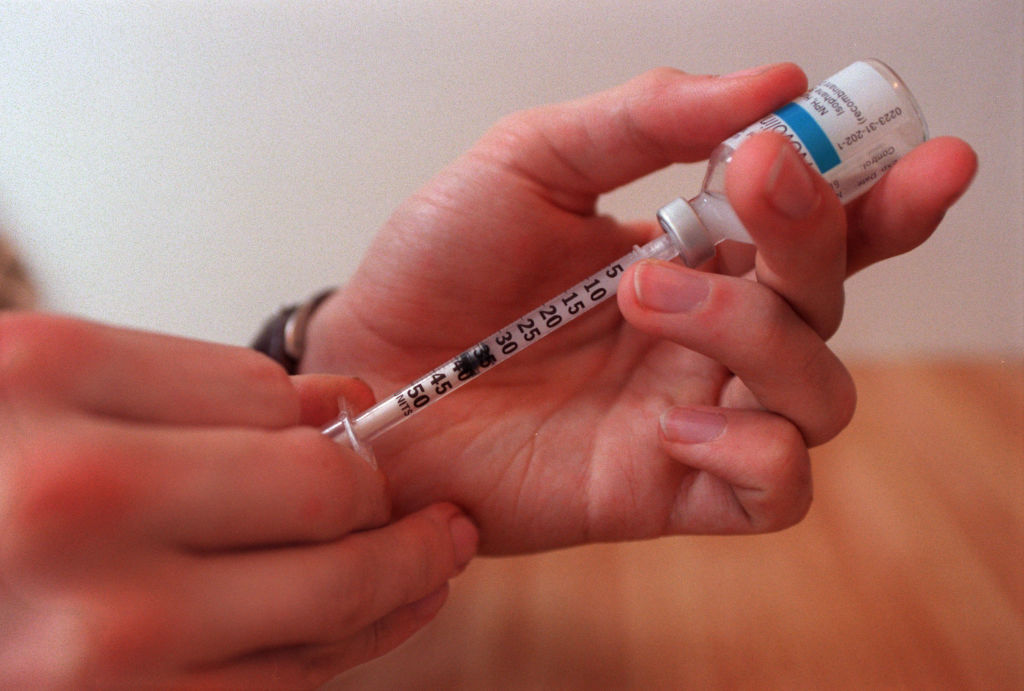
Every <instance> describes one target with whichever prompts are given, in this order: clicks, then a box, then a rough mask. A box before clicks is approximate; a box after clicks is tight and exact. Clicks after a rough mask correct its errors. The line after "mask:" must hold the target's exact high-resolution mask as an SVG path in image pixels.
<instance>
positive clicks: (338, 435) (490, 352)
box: [323, 234, 679, 450]
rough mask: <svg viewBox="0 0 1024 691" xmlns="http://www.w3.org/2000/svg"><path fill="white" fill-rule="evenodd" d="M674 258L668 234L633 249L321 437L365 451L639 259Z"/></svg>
mask: <svg viewBox="0 0 1024 691" xmlns="http://www.w3.org/2000/svg"><path fill="white" fill-rule="evenodd" d="M678 254H679V250H678V249H677V248H676V246H675V244H674V243H673V241H672V238H671V236H670V235H668V234H665V235H662V236H660V237H657V238H655V239H654V240H652V241H651V242H649V243H647V244H646V245H644V246H642V247H634V248H633V251H632V252H630V253H629V254H627V255H626V256H624V257H622V258H621V259H619V260H618V261H617V262H613V263H612V264H609V265H608V266H607V267H606V268H604V269H602V270H601V271H598V272H597V273H595V274H593V275H592V276H590V277H589V278H586V279H584V280H582V281H580V282H579V283H577V284H576V285H574V286H573V287H571V288H569V289H568V290H566V291H565V292H564V293H562V294H561V295H559V296H558V297H556V298H554V299H553V300H549V301H548V302H545V303H544V304H543V305H541V306H540V307H538V308H536V309H535V310H533V311H532V312H528V313H527V314H525V315H523V316H522V317H520V318H519V319H517V320H515V321H514V322H512V323H511V324H509V325H507V326H505V327H504V328H502V329H499V330H498V331H496V332H495V333H493V334H491V335H490V336H488V337H487V338H485V339H484V340H482V341H480V342H479V343H477V344H476V345H474V346H473V347H471V348H469V349H467V350H465V351H463V352H462V353H461V354H460V355H458V356H456V357H454V358H452V359H451V360H449V361H448V362H446V363H444V364H443V365H441V366H439V367H436V368H435V369H433V370H431V371H430V372H428V373H427V374H425V375H423V376H422V377H420V378H419V379H417V380H416V381H414V382H413V383H412V384H410V385H409V386H407V387H405V388H403V389H401V390H400V391H398V392H396V393H394V394H392V395H391V396H388V397H387V398H385V399H384V400H382V401H381V402H380V403H378V404H377V405H375V406H373V407H372V408H370V409H368V410H366V411H365V412H363V413H362V414H360V415H359V416H357V417H355V418H354V419H351V418H349V417H348V416H342V417H341V418H339V419H338V420H336V421H335V422H334V423H332V424H331V425H329V426H328V427H325V428H324V430H323V433H324V434H326V435H328V436H330V437H332V438H333V439H335V440H336V441H338V442H341V443H347V444H349V445H350V446H352V447H353V448H355V449H356V450H362V449H365V447H366V444H367V443H368V442H370V441H372V440H373V439H375V438H376V437H378V436H379V435H381V434H383V433H384V432H386V431H387V430H389V429H391V428H392V427H394V426H395V425H397V424H398V423H399V422H401V421H403V420H405V419H406V418H408V417H410V416H411V415H413V414H414V413H417V412H419V411H421V410H424V409H426V408H427V407H428V406H430V405H431V404H433V403H435V402H437V401H438V400H440V399H441V398H442V397H444V396H447V395H448V394H450V393H451V392H453V391H455V390H456V389H458V388H459V387H461V386H463V385H464V384H467V383H468V382H470V381H471V380H473V379H474V378H476V377H477V376H478V375H480V374H482V373H484V372H486V371H488V370H489V369H491V368H493V367H495V366H496V365H498V364H500V363H502V362H504V361H505V360H507V359H509V358H510V357H512V356H513V355H515V354H517V353H521V352H522V351H523V350H525V349H526V348H528V347H529V346H531V345H533V344H534V343H536V342H537V341H539V340H540V339H542V338H544V337H545V336H547V335H548V334H550V333H551V332H552V331H554V330H556V329H558V328H560V327H562V326H564V325H566V324H568V323H569V322H571V321H572V320H574V319H576V318H577V317H579V316H581V315H583V314H585V313H586V312H588V311H590V310H591V309H593V308H594V307H596V306H597V305H599V304H601V303H602V302H604V301H605V300H607V299H608V298H610V297H612V296H614V295H615V293H616V292H617V291H618V287H619V277H620V276H621V275H622V273H623V272H624V271H625V270H626V269H627V268H628V267H629V266H631V265H632V264H635V263H637V262H639V261H641V260H644V259H663V260H668V259H672V258H673V257H676V256H677V255H678Z"/></svg>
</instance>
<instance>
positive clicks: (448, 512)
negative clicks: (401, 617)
mask: <svg viewBox="0 0 1024 691" xmlns="http://www.w3.org/2000/svg"><path fill="white" fill-rule="evenodd" d="M477 540H478V536H477V531H476V528H475V527H474V526H473V525H472V523H470V522H469V520H468V519H467V518H466V517H465V515H464V514H462V513H461V512H460V511H459V510H458V509H457V508H455V507H454V506H452V505H451V504H435V505H432V506H430V507H427V508H426V509H423V510H421V511H419V512H417V513H414V514H411V515H409V516H406V517H404V518H402V519H401V520H399V521H397V522H395V523H391V524H389V525H386V526H384V527H382V528H378V529H375V530H372V531H367V532H362V533H354V534H352V535H349V536H347V537H345V538H344V539H342V540H339V541H337V542H334V543H329V544H325V545H318V546H313V547H304V548H295V549H283V550H276V551H272V552H265V551H264V552H247V553H241V554H233V555H227V556H220V557H214V558H211V559H209V560H207V563H205V564H203V565H202V568H200V569H198V570H197V571H196V574H195V578H194V579H193V580H192V582H191V583H190V584H189V587H190V588H193V589H194V590H193V591H192V592H191V593H190V597H192V598H193V599H194V601H195V602H197V603H209V606H207V607H204V608H199V609H197V610H195V611H193V612H192V616H193V617H194V619H191V620H189V621H188V622H187V623H186V627H187V628H188V629H189V630H193V631H195V632H196V639H195V643H194V645H192V646H191V649H192V650H193V651H196V652H197V653H198V654H199V655H200V656H202V657H203V658H206V659H207V661H210V662H212V661H215V660H216V659H223V657H224V656H225V655H228V656H231V657H234V656H238V655H242V654H247V653H252V652H254V651H260V650H269V649H274V648H282V647H290V646H308V645H330V644H333V643H339V642H344V641H346V640H347V639H349V638H350V637H352V636H356V635H358V634H359V633H360V632H362V631H364V630H365V629H366V628H367V627H370V626H371V625H373V624H374V622H377V621H379V620H381V619H382V618H384V617H386V616H388V615H389V614H391V613H392V612H395V611H396V610H398V609H400V608H402V607H405V606H407V605H409V604H411V603H414V602H416V601H418V600H421V599H422V598H424V597H427V596H428V595H430V594H431V593H434V592H435V591H437V590H438V589H439V588H441V587H443V586H444V584H445V583H446V582H447V581H448V580H449V579H450V578H452V577H454V576H455V575H456V574H457V573H458V572H459V571H460V570H461V569H462V568H463V567H464V566H465V565H466V563H467V562H468V561H469V560H470V558H471V557H472V556H473V554H475V552H476V547H477ZM255 603H258V605H259V606H255V607H254V606H253V605H254V604H255ZM210 654H215V658H213V659H210V658H209V655H210ZM198 661H201V660H197V662H198Z"/></svg>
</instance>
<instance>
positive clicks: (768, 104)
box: [480, 63, 807, 212]
mask: <svg viewBox="0 0 1024 691" xmlns="http://www.w3.org/2000/svg"><path fill="white" fill-rule="evenodd" d="M806 88H807V78H806V76H805V75H804V74H803V72H802V71H801V70H800V68H798V67H797V66H796V65H793V64H789V63H781V64H777V65H767V66H764V67H762V68H759V69H755V70H751V71H746V72H743V73H738V74H736V75H733V76H728V77H710V76H695V75H689V74H686V73H684V72H680V71H677V70H671V69H667V68H665V69H659V70H654V71H651V72H648V73H646V74H644V75H641V76H640V77H637V78H636V79H633V80H631V81H629V82H627V83H625V84H623V85H621V86H619V87H616V88H613V89H610V90H608V91H605V92H602V93H599V94H596V95H593V96H590V97H587V98H583V99H580V100H577V101H572V102H569V103H564V104H559V105H554V106H546V107H541V108H536V109H533V110H528V111H523V112H521V113H517V114H515V115H513V116H510V117H509V118H507V119H505V120H504V121H502V123H499V125H498V126H496V127H495V128H494V129H493V130H492V131H491V132H490V133H489V134H488V135H487V136H486V137H485V138H484V139H483V140H482V141H481V143H480V147H481V148H480V151H482V152H484V153H485V154H486V155H491V156H494V157H496V158H497V159H498V160H506V159H508V158H509V157H510V156H511V157H514V160H513V161H508V163H510V166H511V167H512V168H513V169H516V170H518V171H520V172H521V173H522V174H524V175H525V176H527V177H529V178H530V179H532V180H535V181H536V182H538V183H539V185H540V186H541V188H542V189H545V190H550V191H551V192H552V193H553V194H555V195H556V198H555V201H556V203H558V204H559V205H561V206H563V208H567V209H570V210H573V211H576V212H589V211H590V210H591V207H592V205H593V203H594V199H596V197H597V196H598V195H600V194H602V193H605V192H608V191H610V190H613V189H615V188H617V187H620V186H621V185H623V184H625V183H627V182H630V181H632V180H635V179H637V178H640V177H642V176H644V175H646V174H647V173H650V172H652V171H655V170H658V169H660V168H663V167H665V166H666V165H668V164H670V163H674V162H680V161H696V160H700V159H702V158H706V157H707V156H708V154H709V153H710V152H711V150H712V148H714V146H715V145H717V144H718V143H719V142H721V141H722V140H723V139H725V138H726V137H728V136H729V135H730V134H732V133H734V132H736V131H738V130H740V129H742V128H743V127H744V126H746V125H748V124H750V123H751V122H753V121H754V120H756V119H757V118H759V117H761V116H762V115H764V114H766V113H768V112H771V111H772V110H774V109H775V108H777V107H779V106H781V105H782V104H784V103H786V102H787V101H789V100H791V99H793V98H794V97H796V96H797V95H799V94H800V93H802V92H803V91H805V90H806ZM510 140H512V141H510Z"/></svg>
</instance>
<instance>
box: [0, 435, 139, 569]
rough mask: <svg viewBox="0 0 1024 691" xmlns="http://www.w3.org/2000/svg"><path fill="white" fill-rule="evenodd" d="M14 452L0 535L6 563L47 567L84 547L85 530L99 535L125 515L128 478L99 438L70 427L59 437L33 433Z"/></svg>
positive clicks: (0, 549)
mask: <svg viewBox="0 0 1024 691" xmlns="http://www.w3.org/2000/svg"><path fill="white" fill-rule="evenodd" d="M14 453H16V454H17V455H18V459H17V461H16V462H15V463H10V464H9V467H8V478H9V480H10V482H8V483H7V485H8V487H7V488H6V489H7V492H6V496H5V503H6V505H7V506H6V513H7V515H6V517H5V530H4V533H3V538H2V539H0V560H2V561H3V562H4V563H5V564H6V565H8V566H14V565H18V566H20V567H21V568H45V567H46V566H47V565H48V564H52V563H53V559H54V557H56V556H57V555H61V554H63V555H65V556H67V554H68V550H69V549H71V548H85V547H86V545H84V544H83V536H85V535H86V534H88V533H92V534H94V535H96V536H97V538H100V536H102V535H104V534H106V532H107V531H106V530H105V529H106V528H114V529H116V526H117V525H118V524H119V523H120V522H121V521H122V520H123V519H124V517H125V514H126V513H127V510H128V507H129V506H130V505H131V503H132V497H133V490H132V482H131V480H130V476H129V474H127V473H125V472H124V471H123V466H122V464H119V463H115V462H112V458H111V455H110V453H108V450H107V449H106V448H105V445H104V444H103V442H102V441H101V440H98V439H96V438H93V437H92V436H91V435H89V434H81V433H75V432H74V431H70V430H69V434H68V435H66V436H65V437H64V438H62V439H61V440H52V439H49V438H45V437H37V438H35V439H33V440H31V443H28V444H23V445H21V449H20V450H18V451H15V452H14Z"/></svg>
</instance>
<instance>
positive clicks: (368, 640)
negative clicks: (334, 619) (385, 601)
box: [186, 584, 448, 689]
mask: <svg viewBox="0 0 1024 691" xmlns="http://www.w3.org/2000/svg"><path fill="white" fill-rule="evenodd" d="M447 597H448V586H447V584H446V585H444V586H442V587H441V588H438V589H437V590H436V591H434V592H433V593H431V594H430V595H427V596H426V597H424V598H421V599H420V600H417V601H416V602H413V603H411V604H408V605H405V606H403V607H399V608H398V609H396V610H395V611H393V612H391V613H390V614H388V615H386V616H384V617H383V618H381V619H379V620H377V621H375V622H373V623H372V624H370V625H369V626H367V627H366V628H364V629H363V630H362V631H360V632H358V633H356V634H354V635H353V636H351V637H349V638H348V639H346V640H344V641H342V642H339V643H333V644H330V645H309V646H299V647H295V646H291V647H287V648H280V649H276V650H268V651H261V652H258V653H255V654H251V655H245V656H244V657H242V658H240V659H236V660H231V661H229V662H227V663H225V664H222V665H217V666H215V667H214V668H212V669H210V668H206V669H201V670H199V671H198V672H196V673H194V674H193V676H192V679H190V680H188V682H187V683H186V686H197V687H200V686H201V687H203V688H215V689H222V688H228V689H236V688H237V689H243V688H246V689H247V688H281V689H297V688H319V687H320V685H322V684H324V683H326V682H327V681H329V680H330V679H332V678H334V677H335V676H337V675H338V674H340V673H341V672H343V671H345V670H347V669H351V668H352V667H355V666H357V665H360V664H362V663H364V662H368V661H370V660H372V659H374V658H377V657H380V656H381V655H383V654H385V653H387V652H390V651H391V650H394V649H395V648H397V647H398V646H399V645H401V644H402V643H403V642H405V641H406V640H407V639H408V638H409V637H410V636H412V635H413V634H414V633H416V632H417V631H419V630H420V629H422V628H423V627H424V626H426V625H427V624H428V623H430V622H431V621H432V620H433V619H434V617H435V616H436V615H437V613H438V611H440V609H441V607H442V606H443V605H444V603H445V601H446V600H447ZM270 680H273V682H272V683H271V681H270Z"/></svg>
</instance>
